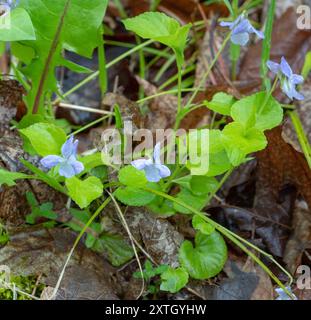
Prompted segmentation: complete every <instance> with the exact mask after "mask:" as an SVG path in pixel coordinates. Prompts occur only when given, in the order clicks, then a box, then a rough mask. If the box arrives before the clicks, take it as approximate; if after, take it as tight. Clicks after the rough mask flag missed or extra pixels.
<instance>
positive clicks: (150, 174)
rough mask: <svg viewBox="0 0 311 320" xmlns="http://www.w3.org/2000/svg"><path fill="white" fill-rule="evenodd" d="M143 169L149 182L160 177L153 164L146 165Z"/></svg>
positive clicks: (157, 180)
mask: <svg viewBox="0 0 311 320" xmlns="http://www.w3.org/2000/svg"><path fill="white" fill-rule="evenodd" d="M144 171H145V174H146V178H147V180H148V181H149V182H159V181H160V180H161V178H162V177H161V175H160V171H159V170H158V168H157V167H156V166H155V165H154V164H152V165H150V166H146V167H145V168H144Z"/></svg>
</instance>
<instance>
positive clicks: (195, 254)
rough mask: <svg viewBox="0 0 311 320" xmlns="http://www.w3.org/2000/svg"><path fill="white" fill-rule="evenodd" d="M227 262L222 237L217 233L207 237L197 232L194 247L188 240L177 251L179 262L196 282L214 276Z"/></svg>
mask: <svg viewBox="0 0 311 320" xmlns="http://www.w3.org/2000/svg"><path fill="white" fill-rule="evenodd" d="M226 260H227V246H226V243H225V241H224V239H223V237H222V236H221V235H220V234H219V233H218V232H217V231H215V232H213V233H212V234H211V235H209V236H207V235H204V234H202V233H201V232H198V233H197V234H196V236H195V247H193V245H192V243H191V242H190V241H188V240H186V241H184V242H183V244H182V245H181V247H180V250H179V261H180V263H181V265H182V267H184V268H185V269H186V270H187V271H188V273H189V275H190V276H191V277H192V278H194V279H198V280H204V279H209V278H212V277H214V276H216V275H217V274H218V273H219V272H220V271H221V270H222V269H223V267H224V265H225V262H226Z"/></svg>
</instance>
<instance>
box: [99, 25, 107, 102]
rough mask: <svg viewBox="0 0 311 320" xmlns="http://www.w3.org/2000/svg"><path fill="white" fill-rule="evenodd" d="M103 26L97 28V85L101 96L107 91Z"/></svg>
mask: <svg viewBox="0 0 311 320" xmlns="http://www.w3.org/2000/svg"><path fill="white" fill-rule="evenodd" d="M103 34H104V28H103V27H102V26H101V27H100V28H99V30H98V66H99V85H100V90H101V95H102V97H103V96H104V94H105V93H106V92H107V88H108V74H107V68H106V53H105V43H104V39H103Z"/></svg>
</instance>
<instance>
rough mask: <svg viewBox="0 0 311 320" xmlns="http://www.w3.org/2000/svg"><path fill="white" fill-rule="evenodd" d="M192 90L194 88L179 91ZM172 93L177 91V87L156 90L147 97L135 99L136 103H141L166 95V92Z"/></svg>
mask: <svg viewBox="0 0 311 320" xmlns="http://www.w3.org/2000/svg"><path fill="white" fill-rule="evenodd" d="M192 91H194V89H181V92H192ZM173 93H178V89H171V90H167V91H161V92H158V93H156V94H153V95H151V96H148V97H145V98H143V99H139V100H137V101H136V103H143V102H145V101H147V100H151V99H154V98H157V97H160V96H164V95H167V94H173Z"/></svg>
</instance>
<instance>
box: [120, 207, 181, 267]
mask: <svg viewBox="0 0 311 320" xmlns="http://www.w3.org/2000/svg"><path fill="white" fill-rule="evenodd" d="M126 218H127V220H128V223H129V226H130V228H131V230H134V231H133V232H134V233H136V234H137V233H138V234H139V235H140V238H141V240H142V242H143V244H144V246H145V248H146V251H147V252H148V253H149V254H150V255H151V256H152V258H153V259H154V260H155V261H156V262H157V263H158V264H168V265H170V266H172V267H176V266H178V265H179V262H178V250H179V247H180V245H181V243H182V242H183V236H182V235H181V234H180V233H179V232H177V231H176V230H175V228H174V227H173V225H172V224H171V223H170V222H169V221H167V220H164V219H160V218H156V217H155V216H154V215H152V214H151V213H150V212H148V211H147V210H143V209H137V208H134V209H131V208H129V210H128V211H127V214H126Z"/></svg>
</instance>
